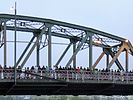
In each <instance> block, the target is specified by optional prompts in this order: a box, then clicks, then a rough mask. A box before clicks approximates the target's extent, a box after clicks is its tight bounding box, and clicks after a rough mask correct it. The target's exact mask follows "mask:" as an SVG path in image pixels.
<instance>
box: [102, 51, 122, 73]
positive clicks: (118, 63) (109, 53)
mask: <svg viewBox="0 0 133 100" xmlns="http://www.w3.org/2000/svg"><path fill="white" fill-rule="evenodd" d="M104 52H105V53H106V55H110V56H111V57H112V58H113V57H114V56H115V53H114V52H112V51H111V50H110V49H107V48H106V49H104ZM115 64H116V65H117V67H118V68H119V69H120V70H122V71H124V68H123V67H122V65H121V63H120V62H119V60H118V59H116V60H115ZM108 65H109V62H108ZM107 69H109V68H108V66H107Z"/></svg>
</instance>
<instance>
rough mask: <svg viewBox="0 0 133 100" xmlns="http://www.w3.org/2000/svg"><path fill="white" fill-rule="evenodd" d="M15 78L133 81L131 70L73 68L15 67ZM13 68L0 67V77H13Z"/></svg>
mask: <svg viewBox="0 0 133 100" xmlns="http://www.w3.org/2000/svg"><path fill="white" fill-rule="evenodd" d="M16 76H17V79H45V78H46V77H47V78H51V79H59V80H67V81H72V80H77V81H78V80H80V81H86V80H98V81H102V80H109V81H127V82H128V81H133V73H131V72H113V71H110V72H102V71H86V70H81V71H79V72H77V71H75V70H48V71H47V70H19V69H17V75H16ZM13 78H14V70H13V69H1V70H0V79H13Z"/></svg>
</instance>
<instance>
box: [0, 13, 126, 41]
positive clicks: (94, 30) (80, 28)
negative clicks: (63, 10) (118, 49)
mask: <svg viewBox="0 0 133 100" xmlns="http://www.w3.org/2000/svg"><path fill="white" fill-rule="evenodd" d="M0 18H2V19H3V18H4V19H14V15H10V14H0ZM16 18H17V19H18V20H25V21H32V22H41V23H44V22H46V23H50V24H53V25H59V26H65V27H70V28H73V29H79V30H83V31H88V32H91V33H94V34H97V35H101V36H104V37H108V38H111V39H114V40H117V41H122V42H124V41H125V40H126V39H124V38H122V37H119V36H115V35H112V34H109V33H107V32H102V31H99V30H96V29H93V28H88V27H84V26H80V25H75V24H70V23H66V22H61V21H56V20H51V19H45V18H37V17H29V16H21V15H17V16H16Z"/></svg>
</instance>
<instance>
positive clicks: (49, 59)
mask: <svg viewBox="0 0 133 100" xmlns="http://www.w3.org/2000/svg"><path fill="white" fill-rule="evenodd" d="M51 39H52V38H51V25H50V24H48V67H52V44H51Z"/></svg>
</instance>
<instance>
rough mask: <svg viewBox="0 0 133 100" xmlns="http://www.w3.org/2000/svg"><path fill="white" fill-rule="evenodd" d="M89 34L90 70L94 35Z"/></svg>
mask: <svg viewBox="0 0 133 100" xmlns="http://www.w3.org/2000/svg"><path fill="white" fill-rule="evenodd" d="M88 34H89V68H91V67H92V59H93V58H92V45H93V44H92V35H93V34H92V33H88Z"/></svg>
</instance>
